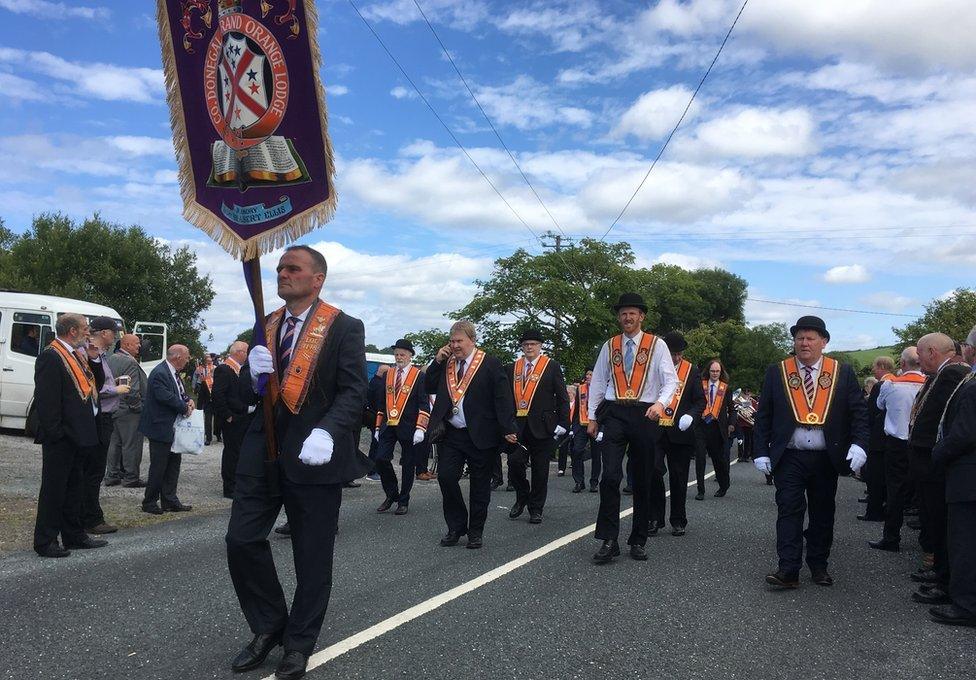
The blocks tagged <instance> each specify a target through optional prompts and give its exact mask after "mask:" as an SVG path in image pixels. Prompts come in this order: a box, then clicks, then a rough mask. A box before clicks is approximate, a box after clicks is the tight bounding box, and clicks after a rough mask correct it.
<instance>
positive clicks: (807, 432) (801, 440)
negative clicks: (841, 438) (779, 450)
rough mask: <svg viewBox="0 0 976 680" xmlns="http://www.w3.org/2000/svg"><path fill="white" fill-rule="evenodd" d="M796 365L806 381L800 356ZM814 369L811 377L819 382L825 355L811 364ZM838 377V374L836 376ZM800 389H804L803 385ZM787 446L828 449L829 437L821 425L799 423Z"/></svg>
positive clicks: (809, 449) (805, 448)
mask: <svg viewBox="0 0 976 680" xmlns="http://www.w3.org/2000/svg"><path fill="white" fill-rule="evenodd" d="M796 365H797V366H798V367H799V368H800V381H801V382H805V381H806V378H807V372H806V370H804V366H805V365H806V364H804V363H803V362H802V361H800V359H799V358H797V360H796ZM810 368H812V369H813V370H812V371H811V372H810V378H811V379H812V380H813V384H814V385H816V384H817V378H818V377H819V376H820V369H821V368H823V356H821V357H820V358H819V359H818V360H817V363H815V364H814V365H813V366H811V367H810ZM834 379H835V380H836V379H837V376H834ZM800 389H801V390H802V389H804V388H803V387H802V386H801V387H800ZM787 448H790V449H795V450H797V451H826V450H827V439H826V437H825V436H824V431H823V428H821V427H804V426H803V425H798V426H797V427H796V429H795V430H793V436H792V437H790V443H789V444H787Z"/></svg>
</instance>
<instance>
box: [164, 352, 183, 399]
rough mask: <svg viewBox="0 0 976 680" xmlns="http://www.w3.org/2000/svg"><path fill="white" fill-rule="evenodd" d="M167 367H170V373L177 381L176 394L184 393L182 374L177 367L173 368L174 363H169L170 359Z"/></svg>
mask: <svg viewBox="0 0 976 680" xmlns="http://www.w3.org/2000/svg"><path fill="white" fill-rule="evenodd" d="M166 367H167V368H169V375H170V377H171V378H172V379H173V382H174V383H176V394H177V396H182V395H183V386H182V384H181V383H180V376H179V374H178V373H177V371H176V369H175V368H173V364H171V363H169V359H167V360H166Z"/></svg>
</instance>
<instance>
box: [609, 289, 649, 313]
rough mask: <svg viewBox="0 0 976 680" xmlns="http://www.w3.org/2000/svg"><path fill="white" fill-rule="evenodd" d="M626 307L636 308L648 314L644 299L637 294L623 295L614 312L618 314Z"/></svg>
mask: <svg viewBox="0 0 976 680" xmlns="http://www.w3.org/2000/svg"><path fill="white" fill-rule="evenodd" d="M624 307H636V308H637V309H639V310H641V311H642V312H644V313H645V314H647V305H646V304H644V298H642V297H641V296H640V295H638V294H637V293H623V294H622V295H621V296H620V299H618V300H617V304H615V305H614V306H613V311H614V313H617V312H619V311H620V310H621V309H623V308H624Z"/></svg>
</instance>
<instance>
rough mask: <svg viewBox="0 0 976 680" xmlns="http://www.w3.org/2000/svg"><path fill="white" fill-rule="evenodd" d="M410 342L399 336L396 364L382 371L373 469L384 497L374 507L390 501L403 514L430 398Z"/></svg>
mask: <svg viewBox="0 0 976 680" xmlns="http://www.w3.org/2000/svg"><path fill="white" fill-rule="evenodd" d="M413 356H414V350H413V343H411V342H410V341H409V340H405V339H403V338H400V339H399V340H397V341H396V343H395V344H394V345H393V358H394V360H395V361H396V365H395V366H394V367H393V368H391V369H389V370H388V371H387V372H386V382H385V385H384V389H383V392H382V393H381V394H382V396H381V397H380V398H379V399H378V403H377V404H376V408H377V410H376V434H375V435H374V439H376V441H377V448H376V469H377V470H378V471H379V473H380V481H381V482H382V483H383V491H384V493H385V494H386V498H385V499H384V501H383V502H382V503H381V504H380V506H379V507H378V508H376V511H377V512H386V511H387V510H389V509H390V508H391V507H392V506H393V504H394V503H396V506H397V507H396V510H394V511H393V514H394V515H406V514H407V509H408V507H409V506H410V490H411V489H412V488H413V480H414V475H415V474H416V472H417V457H418V456H419V455H421V453H422V449H421V448H420V447H421V445H422V444H423V442H424V437H425V436H426V432H427V421H428V419H429V418H430V399H429V398H428V397H427V389H426V387H425V386H424V373H423V371H421V370H420V369H419V368H417V367H416V366H412V365H411V363H410V362H411V361H413ZM397 442H399V443H400V476H401V477H402V483H401V482H398V481H397V476H396V472H395V471H394V470H393V452H394V449H395V448H396V444H397Z"/></svg>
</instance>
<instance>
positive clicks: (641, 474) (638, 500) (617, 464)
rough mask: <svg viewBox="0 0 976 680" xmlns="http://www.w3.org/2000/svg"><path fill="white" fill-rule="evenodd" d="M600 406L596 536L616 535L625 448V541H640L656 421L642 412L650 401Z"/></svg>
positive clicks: (646, 511)
mask: <svg viewBox="0 0 976 680" xmlns="http://www.w3.org/2000/svg"><path fill="white" fill-rule="evenodd" d="M601 408H602V409H605V412H604V413H603V414H601V416H600V430H601V431H602V432H603V441H602V442H601V446H600V452H601V453H602V455H603V479H601V480H600V511H599V514H598V515H597V520H596V538H598V539H600V540H603V541H608V540H612V541H616V540H617V537H618V536H619V535H620V481H621V480H622V479H623V475H624V471H623V459H624V452H625V451H629V455H630V458H631V460H632V461H633V471H634V486H633V489H634V517H633V521H632V523H631V530H630V537H629V538H628V539H627V543H628V544H629V545H644V544H645V543H647V531H648V522H649V519H650V512H649V510H650V508H649V505H650V499H651V494H650V478H651V468H652V467H653V464H654V463H653V461H654V440H655V439H656V438H657V428H658V425H657V423H656V422H654V421H652V420H648V419H647V418H646V417H645V416H644V414H645V413H646V412H647V409H648V408H650V404H643V403H638V404H637V405H635V406H630V405H623V404H618V403H617V402H613V401H608V402H605V405H601Z"/></svg>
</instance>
